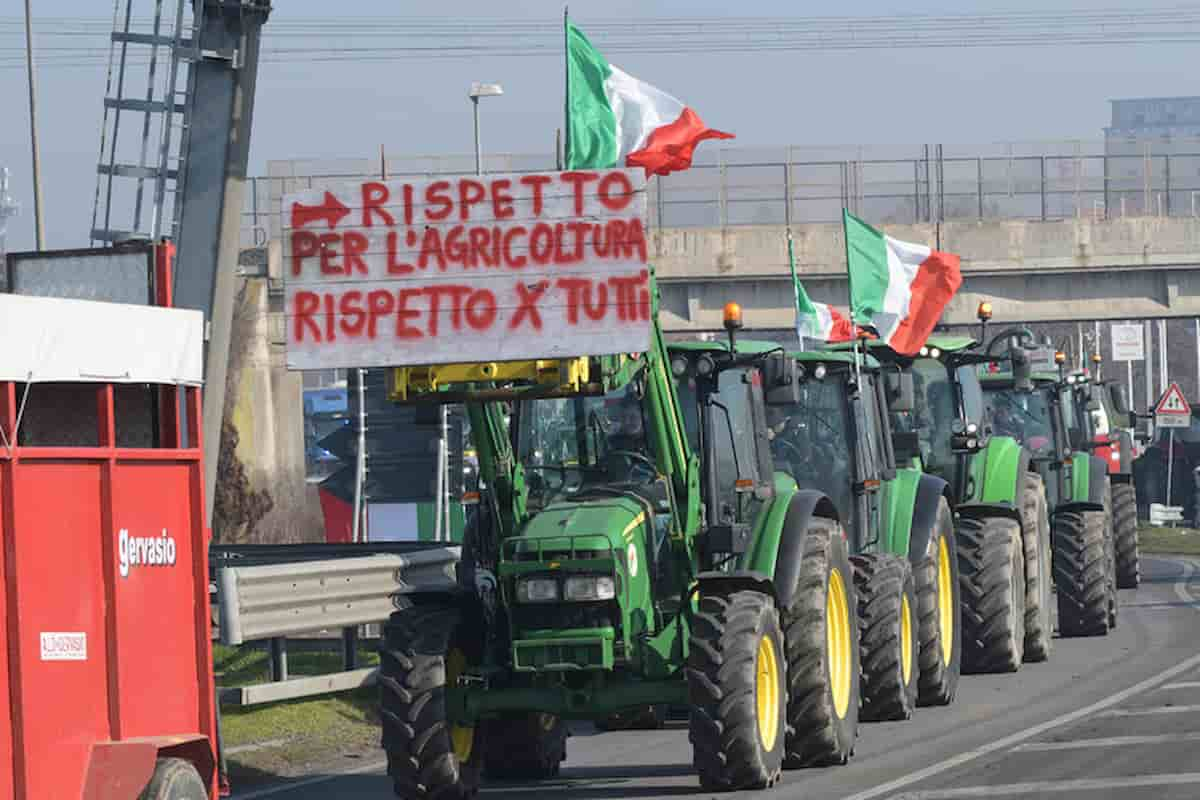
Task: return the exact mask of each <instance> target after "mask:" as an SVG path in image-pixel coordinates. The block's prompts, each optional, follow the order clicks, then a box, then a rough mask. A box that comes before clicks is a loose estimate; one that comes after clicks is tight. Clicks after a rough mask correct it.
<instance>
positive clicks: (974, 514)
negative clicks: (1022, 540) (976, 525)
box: [954, 503, 1021, 523]
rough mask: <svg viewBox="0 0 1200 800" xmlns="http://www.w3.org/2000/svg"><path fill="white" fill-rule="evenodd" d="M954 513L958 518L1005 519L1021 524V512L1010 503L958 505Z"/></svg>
mask: <svg viewBox="0 0 1200 800" xmlns="http://www.w3.org/2000/svg"><path fill="white" fill-rule="evenodd" d="M954 512H955V513H956V514H957V515H958V516H960V517H968V518H970V519H983V518H985V517H1005V518H1007V519H1011V520H1014V521H1016V522H1017V523H1020V522H1021V510H1020V509H1019V508H1017V507H1016V506H1015V505H1014V504H1012V503H959V504H958V505H957V506H955V507H954Z"/></svg>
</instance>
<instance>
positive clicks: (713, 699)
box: [687, 590, 787, 791]
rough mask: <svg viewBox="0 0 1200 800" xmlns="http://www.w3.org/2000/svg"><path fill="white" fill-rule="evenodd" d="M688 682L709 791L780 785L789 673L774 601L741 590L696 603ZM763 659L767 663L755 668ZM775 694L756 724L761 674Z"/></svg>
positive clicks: (697, 753) (700, 768)
mask: <svg viewBox="0 0 1200 800" xmlns="http://www.w3.org/2000/svg"><path fill="white" fill-rule="evenodd" d="M689 644H690V653H689V655H688V666H687V680H688V698H689V700H690V704H691V708H690V711H689V714H688V739H690V740H691V742H692V762H693V764H694V765H695V767H696V771H697V772H698V773H699V776H700V785H701V786H702V787H703V788H704V789H705V790H708V791H733V790H736V789H763V788H766V787H768V786H771V785H773V784H774V783H775V782H776V781H778V780H779V776H780V773H781V771H782V766H783V747H784V738H785V733H786V729H787V722H786V718H785V716H784V712H785V708H786V703H787V678H786V676H787V669H786V656H785V651H784V647H783V631H782V630H781V629H780V627H779V614H778V613H777V612H776V610H775V600H774V599H773V598H772V597H771V596H770V595H768V594H764V593H762V592H757V591H751V590H742V591H733V592H730V593H729V594H710V595H702V596H701V597H700V608H699V610H698V611H697V613H696V614H695V615H694V616H693V619H692V630H691V638H690V640H689ZM764 658H769V659H772V661H771V664H770V665H768V664H767V663H765V662H764V663H760V662H762V661H763V659H764ZM760 671H762V672H764V673H765V674H767V675H773V676H774V681H773V682H771V683H769V684H764V688H765V690H766V691H770V692H772V694H773V697H774V702H770V701H767V703H766V705H767V706H768V708H769V709H770V716H769V717H765V718H763V719H761V720H760V719H759V714H758V705H759V673H760Z"/></svg>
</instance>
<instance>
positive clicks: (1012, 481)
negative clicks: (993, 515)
mask: <svg viewBox="0 0 1200 800" xmlns="http://www.w3.org/2000/svg"><path fill="white" fill-rule="evenodd" d="M1030 457H1031V456H1030V453H1029V451H1028V450H1026V449H1025V448H1024V447H1022V446H1021V445H1020V443H1018V442H1017V440H1016V439H1013V438H1012V437H1010V436H993V437H991V438H990V439H989V440H988V443H987V448H986V450H985V452H984V470H983V475H982V476H980V477H981V479H982V481H983V485H982V486H980V487H978V488H977V489H976V491H974V492H972V493H971V495H972V497H973V498H978V499H979V501H980V502H982V503H985V504H987V503H1009V504H1012V505H1016V504H1017V503H1018V502H1019V499H1018V498H1019V497H1020V495H1021V476H1022V475H1024V474H1025V473H1026V472H1027V471H1028V470H1029V460H1030Z"/></svg>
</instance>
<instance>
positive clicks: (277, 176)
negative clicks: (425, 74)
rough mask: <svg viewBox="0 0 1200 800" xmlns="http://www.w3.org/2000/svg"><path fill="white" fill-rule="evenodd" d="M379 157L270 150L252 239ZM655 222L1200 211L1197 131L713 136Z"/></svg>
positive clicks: (422, 170)
mask: <svg viewBox="0 0 1200 800" xmlns="http://www.w3.org/2000/svg"><path fill="white" fill-rule="evenodd" d="M554 163H555V160H554V156H553V155H551V154H494V155H485V156H484V168H485V170H486V171H487V172H493V173H494V172H537V171H543V170H550V169H553V168H554ZM474 167H475V162H474V156H473V155H444V156H414V157H402V158H388V159H387V164H386V172H387V175H388V177H390V178H393V179H399V178H405V177H428V176H432V175H466V174H470V173H472V172H473V171H474ZM383 171H384V170H383V165H382V164H381V163H380V161H379V160H378V159H374V160H372V159H367V158H363V159H337V160H291V161H272V162H270V163H269V164H268V170H267V175H266V176H264V177H259V178H253V179H251V182H250V186H249V187H247V188H248V191H247V192H246V207H245V209H244V219H245V224H244V225H243V244H244V245H246V246H255V245H258V246H262V245H264V244H266V241H267V239H268V238H269V237H271V236H273V235H278V232H279V231H278V224H279V223H278V220H279V210H280V203H281V199H282V197H283V196H284V195H286V194H288V193H290V192H294V191H299V190H304V189H309V188H320V187H323V186H333V185H336V184H339V183H343V182H347V181H353V180H359V179H362V178H365V177H378V176H380V174H381V173H382V172H383ZM648 199H649V214H650V219H649V223H650V225H651V226H654V227H664V228H687V227H724V226H731V225H784V224H787V223H789V222H791V223H797V224H800V223H815V222H837V221H839V220H840V219H841V213H842V208H848V209H850V211H852V212H853V213H855V214H858V215H859V216H861V217H863V218H864V219H866V220H868V221H870V222H875V223H900V224H904V223H917V222H938V221H943V220H971V219H981V220H982V219H1025V220H1056V219H1067V218H1072V217H1090V218H1093V219H1110V218H1116V217H1122V216H1196V215H1198V214H1200V205H1198V203H1200V140H1195V139H1171V140H1159V139H1156V140H1149V139H1119V140H1117V139H1108V140H1096V141H1051V142H1010V143H1000V144H991V145H973V146H959V145H940V144H939V145H908V146H904V145H872V146H861V147H848V146H840V147H777V148H770V149H752V148H707V149H703V150H702V151H701V152H700V153H699V154H698V155H697V158H696V161H695V164H694V165H693V167H692V169H690V170H687V171H685V172H681V173H676V174H673V175H670V176H667V177H660V178H657V179H655V180H653V181H651V183H650V187H649V198H648Z"/></svg>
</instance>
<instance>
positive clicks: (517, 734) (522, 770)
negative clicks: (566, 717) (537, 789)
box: [483, 711, 567, 780]
mask: <svg viewBox="0 0 1200 800" xmlns="http://www.w3.org/2000/svg"><path fill="white" fill-rule="evenodd" d="M484 729H485V730H484V734H485V738H486V739H487V742H488V748H487V751H486V752H485V753H484V764H483V771H484V774H485V775H487V777H489V778H498V779H500V780H543V779H545V778H553V777H554V776H555V775H557V774H558V769H559V765H561V764H562V762H563V761H565V760H566V758H567V726H566V724H565V723H564V722H563V721H562V719H561V718H560V717H557V716H555V715H553V714H543V713H541V712H536V711H535V712H529V713H524V714H512V715H507V716H504V717H501V718H500V719H493V720H488V721H487V722H485V723H484Z"/></svg>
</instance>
